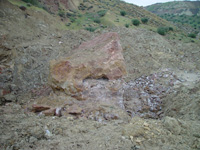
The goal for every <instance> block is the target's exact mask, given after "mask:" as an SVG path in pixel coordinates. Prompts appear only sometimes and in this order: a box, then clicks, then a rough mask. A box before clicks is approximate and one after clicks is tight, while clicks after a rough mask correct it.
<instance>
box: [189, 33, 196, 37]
mask: <svg viewBox="0 0 200 150" xmlns="http://www.w3.org/2000/svg"><path fill="white" fill-rule="evenodd" d="M188 37H190V38H196V34H194V33H190V34H188Z"/></svg>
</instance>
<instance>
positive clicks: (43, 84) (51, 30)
mask: <svg viewBox="0 0 200 150" xmlns="http://www.w3.org/2000/svg"><path fill="white" fill-rule="evenodd" d="M0 19H1V20H2V21H1V22H0V36H1V37H0V52H1V53H0V58H1V59H0V62H1V64H0V87H1V89H0V90H1V93H0V94H1V95H0V101H1V106H0V148H1V149H6V150H7V149H26V150H27V149H34V150H35V149H38V150H39V149H40V150H41V149H42V150H45V149H47V150H49V149H59V150H62V149H64V150H66V149H67V150H68V149H69V150H70V149H73V150H82V149H89V150H102V149H105V150H113V149H118V150H123V149H127V150H136V149H140V150H149V149H152V150H156V149H158V150H168V149H176V150H183V149H185V150H188V149H191V150H196V149H200V133H199V131H200V118H199V114H200V109H199V108H200V97H199V95H200V89H199V86H200V84H199V81H200V62H199V61H200V59H199V58H200V53H199V49H200V47H199V45H198V43H183V42H182V41H176V40H167V39H166V38H165V37H163V36H160V35H159V34H157V33H155V32H152V31H149V30H147V29H142V28H134V29H128V28H125V27H111V28H107V29H105V30H102V31H101V30H99V31H97V32H88V31H85V30H62V22H60V20H59V18H57V17H53V16H51V15H50V14H48V13H46V12H45V11H43V10H40V9H39V10H38V9H36V8H35V7H33V6H32V7H31V9H27V10H25V11H23V10H21V9H20V8H19V7H18V6H14V5H12V4H10V3H9V2H8V1H5V0H1V1H0ZM111 31H112V32H117V33H118V34H119V36H120V43H121V45H122V48H123V55H124V59H125V62H126V68H127V71H128V76H127V77H125V78H124V81H125V82H126V83H127V85H130V84H131V86H133V84H134V83H137V84H140V83H141V84H144V85H146V84H147V85H148V84H149V78H150V77H152V76H153V75H158V79H157V80H155V84H156V85H160V86H161V87H165V89H169V91H167V90H165V91H164V89H163V91H162V92H163V94H161V95H160V99H161V101H162V111H160V112H159V114H158V115H159V116H160V117H159V119H152V118H148V117H146V119H144V118H140V117H138V116H129V112H126V111H124V112H125V113H126V115H125V117H121V118H118V119H117V120H109V119H107V120H104V121H103V122H101V121H98V120H97V121H94V120H93V119H90V118H81V117H80V118H77V117H75V116H73V115H72V116H67V117H65V116H63V117H56V116H44V115H43V114H35V113H33V112H30V111H29V110H28V109H27V108H28V107H27V106H29V103H34V102H35V101H36V99H37V98H38V97H40V96H46V95H49V93H50V92H52V90H51V88H50V87H49V85H48V74H49V61H50V60H52V59H56V58H59V57H60V56H63V55H65V56H70V55H71V54H73V53H74V49H76V48H77V47H78V46H79V45H80V44H81V43H82V42H85V41H88V40H90V39H93V38H94V37H96V36H98V35H100V34H102V33H105V32H111ZM144 79H145V81H144ZM174 81H175V82H174ZM131 90H132V89H131ZM131 90H130V91H131ZM157 90H158V89H157ZM146 91H148V90H146ZM127 92H128V91H127ZM131 92H132V91H131ZM142 92H143V91H142ZM148 92H149V91H148ZM149 93H150V92H149ZM126 94H127V95H128V96H130V95H133V93H126ZM143 94H146V93H143ZM151 94H152V93H151ZM73 100H74V99H73ZM126 103H127V104H130V106H132V104H133V102H132V101H129V103H128V102H126ZM133 106H137V105H133ZM104 107H106V106H104ZM108 110H110V111H113V112H115V111H118V112H119V111H122V110H121V109H120V110H113V108H112V107H109V108H108Z"/></svg>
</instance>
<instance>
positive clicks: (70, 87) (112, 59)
mask: <svg viewBox="0 0 200 150" xmlns="http://www.w3.org/2000/svg"><path fill="white" fill-rule="evenodd" d="M74 51H75V53H74V54H73V55H71V56H70V57H64V58H60V59H58V60H52V61H51V62H50V77H49V83H50V85H51V86H52V87H53V88H54V89H59V90H62V91H65V93H66V94H68V95H71V96H77V93H79V92H82V91H83V90H84V86H83V80H84V79H88V78H92V79H100V78H102V79H106V80H114V79H118V78H121V77H123V76H124V75H126V68H125V63H124V58H123V55H122V48H121V45H120V41H119V36H118V34H117V33H105V34H102V35H100V36H99V37H96V38H94V39H93V40H91V41H89V42H85V43H82V44H81V45H80V46H79V47H78V48H77V49H75V50H74Z"/></svg>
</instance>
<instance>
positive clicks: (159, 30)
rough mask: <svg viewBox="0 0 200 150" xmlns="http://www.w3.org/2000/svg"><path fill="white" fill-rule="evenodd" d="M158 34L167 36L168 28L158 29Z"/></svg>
mask: <svg viewBox="0 0 200 150" xmlns="http://www.w3.org/2000/svg"><path fill="white" fill-rule="evenodd" d="M157 32H158V33H159V34H160V35H165V34H166V32H167V30H166V27H159V28H158V29H157Z"/></svg>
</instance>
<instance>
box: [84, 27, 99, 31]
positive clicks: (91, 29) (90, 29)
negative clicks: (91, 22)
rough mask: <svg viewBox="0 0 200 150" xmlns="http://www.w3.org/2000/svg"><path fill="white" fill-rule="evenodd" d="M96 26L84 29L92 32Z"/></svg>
mask: <svg viewBox="0 0 200 150" xmlns="http://www.w3.org/2000/svg"><path fill="white" fill-rule="evenodd" d="M96 29H97V28H95V27H86V28H85V30H87V31H90V32H94V31H95V30H96Z"/></svg>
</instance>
